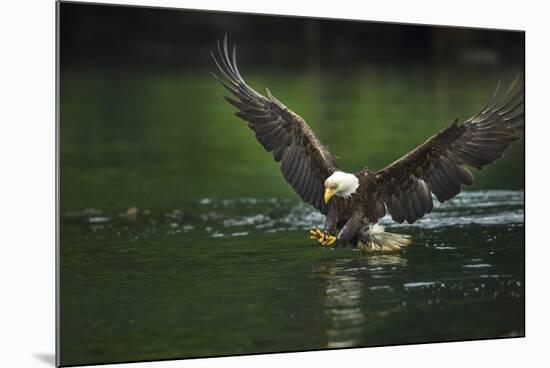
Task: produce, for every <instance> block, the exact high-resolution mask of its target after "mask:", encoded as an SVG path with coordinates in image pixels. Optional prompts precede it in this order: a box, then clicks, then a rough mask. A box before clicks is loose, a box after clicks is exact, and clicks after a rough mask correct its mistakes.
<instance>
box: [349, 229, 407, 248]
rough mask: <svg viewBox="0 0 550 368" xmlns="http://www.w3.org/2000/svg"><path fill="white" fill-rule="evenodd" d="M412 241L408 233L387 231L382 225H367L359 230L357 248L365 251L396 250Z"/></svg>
mask: <svg viewBox="0 0 550 368" xmlns="http://www.w3.org/2000/svg"><path fill="white" fill-rule="evenodd" d="M411 243H412V240H411V236H410V235H404V234H395V233H387V232H385V231H384V226H382V225H379V224H374V225H368V226H365V227H363V228H362V229H361V231H360V232H359V241H358V242H357V249H359V250H362V251H366V252H377V253H378V252H380V253H389V252H397V251H399V250H401V249H402V248H404V247H406V246H408V245H410V244H411Z"/></svg>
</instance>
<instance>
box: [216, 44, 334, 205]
mask: <svg viewBox="0 0 550 368" xmlns="http://www.w3.org/2000/svg"><path fill="white" fill-rule="evenodd" d="M212 57H213V58H214V61H215V63H216V65H217V66H218V69H219V70H220V72H221V73H222V74H223V76H224V77H225V80H224V79H222V78H219V77H218V76H216V75H214V77H215V78H216V79H217V80H218V81H220V83H221V84H222V85H223V86H224V87H225V88H226V89H227V90H228V91H229V92H231V94H232V95H233V96H234V97H235V98H231V97H225V96H224V98H225V99H226V100H227V101H228V102H229V103H230V104H231V105H233V106H235V107H236V108H237V109H239V111H238V112H237V113H236V115H237V116H238V117H239V118H241V119H243V120H245V121H247V122H248V126H249V127H250V129H252V130H253V131H254V133H255V134H256V139H257V140H258V142H260V143H261V144H262V146H263V147H264V148H265V149H266V150H267V151H269V152H272V153H273V158H274V159H275V161H277V162H280V163H281V171H282V173H283V176H284V177H285V179H286V181H287V182H288V183H289V184H290V185H291V186H292V188H294V190H295V191H296V193H298V195H300V197H301V198H302V199H303V200H304V201H305V202H307V203H309V204H311V205H313V206H314V207H315V208H317V209H319V210H320V211H321V212H322V213H326V211H327V207H326V205H325V203H324V202H323V194H324V181H325V180H326V178H327V177H328V176H330V174H332V173H333V172H334V171H335V169H336V165H335V160H334V157H333V156H332V155H331V154H330V153H329V152H328V150H327V149H326V148H325V147H324V146H323V145H322V144H321V143H320V142H319V140H318V139H317V138H316V137H315V135H314V134H313V132H312V131H311V129H310V127H309V126H308V125H307V123H306V122H305V121H304V120H303V119H302V118H301V117H300V116H298V115H296V114H295V113H293V112H292V111H290V110H289V109H288V108H287V107H286V106H284V105H283V104H282V103H281V102H280V101H279V100H277V99H276V98H275V97H274V96H273V95H272V94H271V93H270V92H269V90H267V89H266V93H267V97H265V96H262V95H261V94H259V93H258V92H256V91H254V90H253V89H252V88H250V87H249V86H248V85H247V84H246V82H245V81H244V79H243V78H242V76H241V74H240V72H239V69H238V67H237V60H236V48H235V47H233V51H232V55H231V58H230V56H229V52H228V49H227V37H225V38H224V41H223V48H222V46H221V45H220V43H219V42H218V57H216V56H215V55H214V53H212Z"/></svg>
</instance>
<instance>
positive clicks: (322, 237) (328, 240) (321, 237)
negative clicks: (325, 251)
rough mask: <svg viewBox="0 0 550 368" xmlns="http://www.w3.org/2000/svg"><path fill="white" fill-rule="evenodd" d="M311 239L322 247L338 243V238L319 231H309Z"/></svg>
mask: <svg viewBox="0 0 550 368" xmlns="http://www.w3.org/2000/svg"><path fill="white" fill-rule="evenodd" d="M309 238H310V239H312V240H317V241H318V242H319V243H321V245H325V246H331V245H332V244H334V242H336V237H335V236H332V235H330V234H329V233H325V232H322V231H321V230H319V229H312V230H310V231H309Z"/></svg>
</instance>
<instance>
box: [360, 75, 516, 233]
mask: <svg viewBox="0 0 550 368" xmlns="http://www.w3.org/2000/svg"><path fill="white" fill-rule="evenodd" d="M516 85H517V80H516V81H515V82H514V83H512V85H511V86H510V88H509V89H508V91H506V92H504V93H500V84H499V86H498V87H497V89H496V90H495V93H494V94H493V97H492V98H491V100H490V101H489V103H488V104H487V106H485V107H484V108H483V109H482V110H481V111H480V112H479V113H478V114H476V115H474V116H473V117H471V118H470V119H468V120H466V121H465V122H464V123H462V124H460V123H459V122H458V119H457V120H455V121H454V122H453V123H452V124H451V125H450V126H449V127H448V128H447V129H445V130H443V131H441V132H439V133H438V134H436V135H434V136H432V137H431V138H430V139H428V140H427V141H426V142H425V143H424V144H422V145H420V146H418V147H417V148H416V149H414V150H413V151H411V152H409V153H408V154H406V155H405V156H403V157H402V158H400V159H399V160H397V161H395V162H394V163H392V164H391V165H389V166H387V167H385V168H384V169H382V170H380V171H377V172H376V173H374V175H375V182H374V186H375V191H376V196H375V200H376V201H377V203H376V205H377V206H379V205H380V203H384V204H385V206H386V208H387V210H388V212H389V213H390V214H391V216H392V218H393V220H394V221H397V222H403V221H407V222H409V223H412V222H414V221H416V220H417V219H419V218H421V217H423V216H424V215H425V214H426V213H430V212H431V210H432V208H433V202H432V196H431V193H433V194H434V195H435V197H436V198H437V199H438V200H439V201H440V202H445V201H447V200H449V199H451V198H453V197H454V196H456V195H457V194H458V193H460V190H461V187H462V185H471V184H472V183H473V181H474V177H473V175H472V173H471V172H470V171H469V170H468V169H467V167H466V166H472V167H475V168H476V169H478V170H481V169H482V168H483V167H484V166H485V165H488V164H491V163H493V162H495V161H496V160H498V159H499V158H501V157H502V156H503V155H504V151H505V150H506V149H507V148H508V146H509V145H510V143H512V142H513V141H515V140H516V139H518V132H519V131H520V130H521V129H522V128H523V125H524V120H523V117H524V116H523V115H524V111H523V108H524V107H523V88H516ZM516 89H517V91H515V90H516ZM514 91H515V92H514ZM362 174H364V173H359V174H358V175H359V176H360V177H361V178H365V177H367V176H366V175H362Z"/></svg>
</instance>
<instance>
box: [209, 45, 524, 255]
mask: <svg viewBox="0 0 550 368" xmlns="http://www.w3.org/2000/svg"><path fill="white" fill-rule="evenodd" d="M217 46H218V47H217V56H216V55H215V54H214V53H213V52H212V53H211V54H212V57H213V59H214V62H215V63H216V65H217V67H218V69H219V70H220V72H221V74H222V75H223V78H220V77H219V76H217V75H216V74H214V73H213V75H214V77H215V78H216V79H217V80H218V81H219V82H220V83H221V84H222V85H223V86H224V87H225V88H226V89H227V90H228V91H229V92H230V93H231V94H232V95H233V97H226V96H223V97H224V98H225V99H226V100H227V101H228V102H229V103H230V104H231V105H233V106H234V107H236V108H237V109H238V111H237V112H236V115H237V116H238V117H239V118H241V119H243V120H245V121H247V122H248V127H249V128H250V129H252V131H254V133H255V135H256V139H257V140H258V141H259V142H260V144H261V145H262V146H263V147H264V148H265V149H266V150H267V151H268V152H271V153H272V154H273V158H274V159H275V161H276V162H279V163H280V168H281V172H282V174H283V176H284V178H285V180H286V181H287V182H288V183H289V184H290V185H291V186H292V188H293V189H294V190H295V191H296V193H297V194H298V195H299V196H300V197H301V198H302V200H303V201H305V202H306V203H309V204H310V205H312V206H313V207H315V208H316V209H317V210H319V211H320V212H321V213H322V214H323V215H325V216H326V220H325V226H324V230H323V231H321V230H319V229H312V230H311V231H310V238H311V239H314V240H316V241H318V242H320V243H321V244H322V245H324V246H335V245H340V246H344V245H346V244H351V245H353V246H354V247H358V248H359V249H362V250H367V251H396V250H399V249H401V248H402V247H404V246H406V245H409V244H410V243H411V240H410V237H409V236H407V235H401V234H392V233H387V232H384V229H383V228H382V227H381V226H379V225H377V223H378V220H379V219H380V218H382V217H383V216H385V215H386V214H389V215H390V216H391V218H392V219H393V221H395V222H398V223H403V222H404V221H406V222H408V223H409V224H412V223H413V222H415V221H416V220H418V219H420V218H422V217H423V216H424V215H426V214H428V213H430V212H431V211H432V209H433V197H432V194H433V196H435V198H437V200H438V201H439V202H441V203H443V202H445V201H448V200H449V199H451V198H453V197H455V196H456V195H457V194H458V193H460V191H461V187H462V185H471V184H472V183H473V181H474V177H473V175H472V173H471V172H470V171H469V170H468V168H467V167H466V166H471V167H474V168H476V169H478V170H481V169H482V168H483V167H484V166H485V165H488V164H491V163H493V162H495V161H496V160H498V159H499V158H501V157H502V156H503V155H504V151H505V150H506V149H507V148H508V146H509V145H510V144H511V143H512V142H513V141H515V140H517V139H518V138H519V137H518V133H520V131H521V130H522V128H523V126H524V102H523V87H522V86H520V87H517V85H518V84H522V83H518V79H519V78H516V80H515V81H514V82H513V83H512V84H511V86H510V87H509V88H508V89H507V90H506V91H505V92H501V91H500V82H499V83H498V85H497V88H496V90H495V92H494V94H493V96H492V98H491V99H490V101H489V103H488V104H487V105H486V106H485V107H484V108H482V109H481V110H480V112H479V113H477V114H476V115H474V116H472V117H471V118H469V119H467V120H466V121H464V122H459V120H458V119H455V120H454V121H453V122H452V123H451V124H450V126H448V127H447V128H446V129H444V130H441V131H440V132H438V133H437V134H435V135H433V136H432V137H430V138H429V139H428V140H426V141H425V142H424V143H423V144H421V145H420V146H418V147H416V148H415V149H414V150H412V151H411V152H409V153H407V154H406V155H404V156H403V157H401V158H400V159H398V160H397V161H395V162H393V163H391V164H390V165H388V166H386V167H384V168H383V169H381V170H378V171H369V170H368V169H366V168H365V169H363V170H360V171H359V172H356V173H347V172H345V171H343V170H341V169H340V168H338V166H337V165H336V160H335V157H334V156H333V155H332V154H331V153H330V152H329V151H328V150H327V148H326V147H325V146H323V145H322V144H321V142H320V141H319V140H318V139H317V137H316V136H315V134H314V133H313V131H312V130H311V128H310V127H309V126H308V124H307V123H306V122H305V121H304V119H302V118H301V117H300V116H299V115H297V114H296V113H294V112H292V111H291V110H290V109H289V108H287V107H286V106H285V105H283V104H282V103H281V102H280V101H279V100H277V99H276V98H275V97H274V96H273V95H272V94H271V93H270V91H269V89H267V88H266V96H263V95H261V94H260V93H258V92H256V91H255V90H254V89H252V88H251V87H250V86H248V84H247V83H246V82H245V81H244V79H243V77H242V76H241V74H240V72H239V69H238V67H237V60H236V47H235V46H233V49H232V53H231V56H230V53H229V52H228V47H227V37H225V38H224V41H223V47H222V46H221V45H220V42H219V41H218V45H217Z"/></svg>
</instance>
